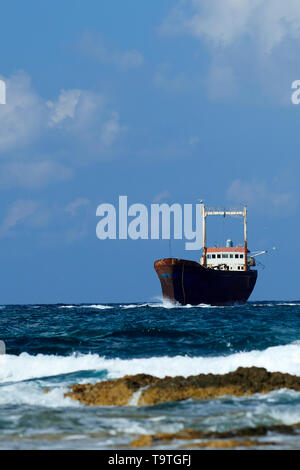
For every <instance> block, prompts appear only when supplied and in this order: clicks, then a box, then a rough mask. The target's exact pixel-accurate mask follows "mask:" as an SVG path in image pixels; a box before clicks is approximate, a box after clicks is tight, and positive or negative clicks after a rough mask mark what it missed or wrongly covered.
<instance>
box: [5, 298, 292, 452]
mask: <svg viewBox="0 0 300 470" xmlns="http://www.w3.org/2000/svg"><path fill="white" fill-rule="evenodd" d="M0 339H1V340H4V341H5V344H6V352H7V354H6V355H3V356H0V449H122V448H128V446H129V444H130V442H131V441H132V440H134V439H135V438H136V437H139V436H141V435H143V434H155V433H157V432H176V431H180V430H181V429H184V428H194V429H199V430H203V431H227V430H232V429H238V428H244V427H249V426H251V427H256V426H259V425H266V426H271V425H274V424H288V425H290V424H294V423H297V422H300V393H297V392H295V391H292V390H279V391H276V392H271V393H269V394H267V395H256V396H252V397H242V398H236V397H222V398H220V399H217V400H204V401H194V400H187V401H184V402H180V403H164V404H161V405H158V406H153V407H136V406H126V407H93V408H90V407H87V406H84V405H81V404H79V403H77V402H75V401H72V400H71V399H69V398H65V397H64V393H65V392H66V391H67V387H68V386H69V385H72V384H74V383H87V382H92V383H96V382H98V381H100V380H106V379H107V378H117V377H122V376H124V375H125V374H136V373H147V374H152V375H155V376H158V377H165V376H166V375H169V376H176V375H183V376H186V377H187V376H189V375H195V374H199V373H209V372H212V373H219V374H224V373H226V372H229V371H233V370H235V369H236V368H237V367H239V366H244V367H251V366H259V367H265V368H266V369H268V370H269V371H272V372H273V371H280V372H288V373H291V374H295V375H300V302H297V301H295V302H285V301H282V302H270V301H268V302H249V303H247V304H246V305H244V306H233V307H210V306H207V305H200V306H198V307H191V306H187V307H180V306H176V307H173V306H171V305H169V304H164V303H143V304H142V303H139V304H108V305H100V304H92V305H24V306H20V305H18V306H2V307H1V308H0ZM45 389H49V390H50V391H49V392H48V393H45V391H44V390H45ZM260 441H261V442H262V443H263V442H267V443H268V442H270V441H272V446H271V448H272V449H274V448H277V449H291V448H293V449H295V448H297V449H298V448H300V437H299V438H298V437H297V436H295V435H282V434H276V433H270V435H268V436H265V437H262V438H260ZM184 444H185V445H186V442H185V443H184ZM180 445H181V444H180V442H178V441H176V442H173V443H171V444H167V448H168V449H171V448H179V447H180ZM164 446H166V444H164V445H163V444H158V445H156V447H155V448H163V447H164ZM269 447H270V446H269ZM269 447H268V445H267V444H266V448H269ZM260 448H264V446H263V447H260Z"/></svg>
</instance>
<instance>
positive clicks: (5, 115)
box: [0, 72, 126, 188]
mask: <svg viewBox="0 0 300 470" xmlns="http://www.w3.org/2000/svg"><path fill="white" fill-rule="evenodd" d="M3 78H4V77H3ZM4 81H5V83H6V87H7V96H6V104H2V105H1V106H0V155H1V157H2V160H3V163H2V164H1V166H0V186H1V187H2V188H5V187H10V186H18V185H19V186H25V187H32V188H35V187H41V186H43V185H44V184H49V183H50V182H52V181H64V180H67V179H69V178H71V177H72V171H71V169H70V168H69V165H70V160H71V159H72V162H73V164H74V162H76V164H80V162H82V161H83V160H84V163H86V162H87V161H92V160H93V159H94V158H99V157H100V158H102V157H105V158H106V157H107V156H108V155H111V151H112V148H113V146H114V144H115V142H116V141H117V140H118V138H119V136H120V135H121V133H122V132H123V131H124V130H125V129H126V127H125V126H123V125H121V122H120V116H119V113H118V112H117V111H116V110H114V109H112V108H111V107H110V105H109V103H108V100H107V99H106V98H105V97H104V96H103V94H101V93H96V92H93V91H90V90H83V89H82V90H81V89H67V90H61V91H60V93H59V94H58V97H57V99H54V100H51V101H50V100H46V99H44V98H42V97H41V96H39V95H38V93H37V92H36V91H35V90H34V89H33V87H32V85H31V80H30V78H29V76H28V75H27V74H25V73H24V72H19V73H17V74H15V75H13V76H11V77H9V78H4ZM43 139H47V140H48V141H51V145H52V149H53V152H52V155H51V158H50V157H49V156H47V157H45V158H43V157H41V156H38V155H37V151H36V150H35V147H37V144H39V145H40V144H41V142H42V140H43ZM52 143H53V144H52ZM56 143H59V147H57V146H56V147H55V145H56ZM60 149H63V151H61V150H60ZM65 159H67V160H68V161H69V163H68V165H66V164H65V162H64V160H65Z"/></svg>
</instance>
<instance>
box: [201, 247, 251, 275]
mask: <svg viewBox="0 0 300 470" xmlns="http://www.w3.org/2000/svg"><path fill="white" fill-rule="evenodd" d="M201 261H202V263H201V264H203V260H201ZM247 265H248V266H249V265H252V266H253V261H252V259H251V258H250V257H248V261H247ZM206 266H207V267H208V268H213V269H222V270H227V271H245V249H244V247H239V246H236V247H228V246H226V247H212V248H206Z"/></svg>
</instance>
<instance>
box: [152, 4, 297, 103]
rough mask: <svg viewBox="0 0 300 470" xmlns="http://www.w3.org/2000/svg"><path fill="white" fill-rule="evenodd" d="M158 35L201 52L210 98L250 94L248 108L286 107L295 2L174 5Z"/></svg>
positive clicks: (293, 60)
mask: <svg viewBox="0 0 300 470" xmlns="http://www.w3.org/2000/svg"><path fill="white" fill-rule="evenodd" d="M160 31H161V32H162V33H163V34H168V35H188V36H191V37H194V38H195V39H196V40H198V41H201V42H202V43H203V44H205V45H206V46H207V50H208V51H209V53H210V55H211V59H212V61H211V65H210V67H209V69H208V73H207V74H206V79H205V82H206V89H207V92H208V96H209V97H210V98H212V99H215V100H216V99H218V100H219V99H221V100H224V96H223V92H222V91H225V93H227V96H225V98H226V99H232V98H236V96H237V95H239V99H240V100H247V98H248V99H249V96H250V94H251V98H250V99H251V102H252V103H253V102H255V100H256V102H258V103H261V102H262V100H263V101H266V100H267V101H269V102H272V104H285V105H290V96H291V93H290V86H291V83H292V81H293V80H295V79H297V78H298V77H299V74H300V63H299V60H298V55H299V54H298V43H299V39H300V8H299V0H285V1H283V0H178V1H177V3H176V4H175V6H174V7H173V8H172V9H171V11H170V13H169V15H168V16H167V17H166V19H165V20H164V22H163V23H162V25H161V27H160ZM204 73H205V72H204ZM218 81H219V82H220V81H221V82H223V84H222V85H221V86H219V87H218V86H216V85H215V84H217V82H218ZM224 82H225V83H224Z"/></svg>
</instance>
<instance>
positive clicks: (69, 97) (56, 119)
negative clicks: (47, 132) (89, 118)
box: [46, 90, 81, 126]
mask: <svg viewBox="0 0 300 470" xmlns="http://www.w3.org/2000/svg"><path fill="white" fill-rule="evenodd" d="M80 94H81V90H62V91H61V93H60V95H59V97H58V100H57V101H56V102H55V103H53V102H52V101H47V103H46V105H47V106H48V108H49V109H50V117H49V125H50V126H53V125H56V124H58V123H60V122H61V121H63V120H64V119H66V118H68V117H69V118H74V115H75V109H76V106H77V104H78V100H79V97H80Z"/></svg>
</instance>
